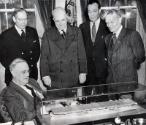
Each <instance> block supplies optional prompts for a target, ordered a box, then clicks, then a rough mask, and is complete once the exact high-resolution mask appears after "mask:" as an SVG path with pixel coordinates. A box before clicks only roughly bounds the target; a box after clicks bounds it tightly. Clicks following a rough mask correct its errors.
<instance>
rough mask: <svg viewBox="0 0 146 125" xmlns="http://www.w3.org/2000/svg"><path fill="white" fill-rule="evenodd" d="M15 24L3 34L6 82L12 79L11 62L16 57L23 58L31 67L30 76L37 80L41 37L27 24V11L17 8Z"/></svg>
mask: <svg viewBox="0 0 146 125" xmlns="http://www.w3.org/2000/svg"><path fill="white" fill-rule="evenodd" d="M13 21H14V23H15V25H14V26H13V27H11V28H10V29H8V30H6V31H4V32H3V33H2V34H1V40H0V46H1V50H0V55H1V63H2V65H3V66H4V67H5V82H6V83H7V84H8V83H9V82H10V81H11V78H12V76H11V74H10V71H9V68H8V67H9V64H10V62H12V60H13V59H15V58H18V57H20V58H23V59H25V60H26V61H27V62H28V65H29V67H30V77H31V78H34V79H36V80H37V77H38V69H37V62H38V60H39V56H40V44H39V37H38V34H37V31H36V29H34V28H31V27H29V26H27V12H26V10H24V9H17V10H15V11H14V14H13Z"/></svg>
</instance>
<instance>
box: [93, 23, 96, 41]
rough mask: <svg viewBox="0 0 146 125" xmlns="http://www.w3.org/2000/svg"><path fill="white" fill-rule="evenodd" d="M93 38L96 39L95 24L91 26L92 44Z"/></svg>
mask: <svg viewBox="0 0 146 125" xmlns="http://www.w3.org/2000/svg"><path fill="white" fill-rule="evenodd" d="M95 38H96V26H95V22H94V23H93V26H92V42H93V43H94V42H95Z"/></svg>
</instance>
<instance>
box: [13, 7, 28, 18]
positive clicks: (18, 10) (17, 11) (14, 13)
mask: <svg viewBox="0 0 146 125" xmlns="http://www.w3.org/2000/svg"><path fill="white" fill-rule="evenodd" d="M21 12H25V13H26V15H27V11H26V10H25V9H24V8H19V9H15V10H14V12H13V17H16V15H17V14H18V13H21Z"/></svg>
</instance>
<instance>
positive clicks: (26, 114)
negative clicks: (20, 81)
mask: <svg viewBox="0 0 146 125" xmlns="http://www.w3.org/2000/svg"><path fill="white" fill-rule="evenodd" d="M28 84H30V85H31V86H32V88H34V89H35V90H37V91H39V92H42V90H41V88H40V86H39V85H38V84H37V83H36V81H35V80H34V79H30V81H29V83H28ZM3 97H4V98H3V99H4V102H5V105H6V107H7V109H8V112H9V113H10V116H11V117H12V120H13V121H14V122H19V121H24V120H26V121H27V120H32V119H34V118H35V116H36V115H37V113H36V110H35V107H34V98H33V97H32V96H31V95H29V94H28V93H27V92H26V91H25V90H24V89H22V88H21V87H20V86H18V85H17V84H15V83H13V82H11V83H10V85H9V86H8V87H7V88H6V90H5V92H4V94H3ZM36 104H37V106H38V111H39V104H40V102H38V103H36Z"/></svg>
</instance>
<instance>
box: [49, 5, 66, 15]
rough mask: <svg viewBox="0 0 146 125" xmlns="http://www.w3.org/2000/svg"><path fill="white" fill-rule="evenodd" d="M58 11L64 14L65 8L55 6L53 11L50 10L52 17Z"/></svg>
mask: <svg viewBox="0 0 146 125" xmlns="http://www.w3.org/2000/svg"><path fill="white" fill-rule="evenodd" d="M58 12H62V13H63V14H64V15H66V12H65V9H64V8H62V7H56V8H55V9H54V10H53V11H52V16H53V17H54V16H55V14H58Z"/></svg>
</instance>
